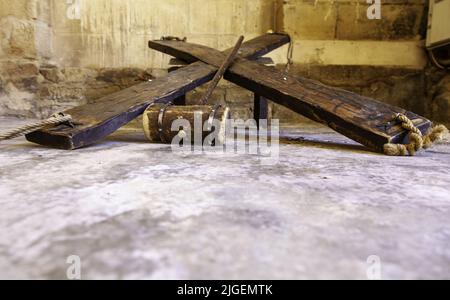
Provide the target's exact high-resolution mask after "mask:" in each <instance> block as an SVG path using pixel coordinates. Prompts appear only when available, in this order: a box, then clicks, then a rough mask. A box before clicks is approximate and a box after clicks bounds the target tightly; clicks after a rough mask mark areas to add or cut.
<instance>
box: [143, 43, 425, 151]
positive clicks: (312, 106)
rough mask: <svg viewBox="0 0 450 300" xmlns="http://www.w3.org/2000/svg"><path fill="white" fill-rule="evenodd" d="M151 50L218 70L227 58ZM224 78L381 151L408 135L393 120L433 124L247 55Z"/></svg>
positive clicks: (172, 47)
mask: <svg viewBox="0 0 450 300" xmlns="http://www.w3.org/2000/svg"><path fill="white" fill-rule="evenodd" d="M149 47H150V48H152V49H155V50H158V51H161V52H164V53H166V54H169V55H172V56H174V57H176V58H178V59H181V60H184V61H186V62H189V63H194V62H196V61H202V62H204V63H207V64H208V65H211V66H215V67H217V66H219V65H220V63H221V61H223V59H224V54H223V53H221V52H220V51H217V50H215V49H212V48H209V47H205V46H201V45H195V44H190V43H185V42H177V41H150V42H149ZM224 78H225V79H227V80H229V81H231V82H233V83H235V84H237V85H239V86H241V87H243V88H246V89H248V90H251V91H253V92H255V93H257V94H258V95H261V96H263V97H265V98H267V99H269V100H272V101H274V102H276V103H278V104H280V105H283V106H285V107H287V108H289V109H291V110H293V111H295V112H297V113H299V114H301V115H303V116H306V117H308V118H309V119H311V120H314V121H317V122H320V123H323V124H325V125H328V126H329V127H330V128H332V129H334V130H335V131H337V132H339V133H341V134H343V135H345V136H347V137H349V138H351V139H353V140H355V141H357V142H359V143H361V144H363V145H365V146H367V147H369V148H370V149H372V150H374V151H377V152H382V151H383V146H384V145H385V144H387V143H394V144H396V143H404V142H405V138H406V137H407V135H408V131H406V130H404V129H403V128H402V127H401V123H399V122H396V121H395V116H396V115H397V114H398V113H401V114H404V115H406V116H407V117H408V118H409V119H411V120H412V121H413V123H414V124H415V125H416V127H418V128H419V130H421V131H422V133H425V132H426V131H427V130H428V129H429V128H430V127H431V125H432V123H431V121H429V120H427V119H426V118H424V117H421V116H419V115H417V114H415V113H412V112H409V111H406V110H404V109H402V108H399V107H395V106H392V105H389V104H387V103H383V102H380V101H377V100H375V99H372V98H368V97H364V96H360V95H358V94H355V93H352V92H349V91H345V90H342V89H338V88H333V87H329V86H326V85H324V84H322V83H320V82H317V81H313V80H310V79H307V78H302V77H293V76H289V75H287V74H285V73H284V72H282V71H279V70H277V69H275V68H270V67H267V66H264V65H261V64H258V63H256V62H253V61H250V60H248V59H246V58H245V57H244V56H243V55H241V57H239V58H237V59H236V60H235V62H234V64H233V65H232V66H231V67H230V69H229V70H228V72H227V73H226V74H225V76H224Z"/></svg>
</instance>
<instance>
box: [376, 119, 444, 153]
mask: <svg viewBox="0 0 450 300" xmlns="http://www.w3.org/2000/svg"><path fill="white" fill-rule="evenodd" d="M396 120H397V121H400V122H402V128H403V129H405V130H407V131H409V140H410V142H409V144H406V145H404V144H386V145H384V153H385V154H386V155H389V156H414V155H416V153H417V152H418V151H420V150H422V149H428V148H430V147H431V146H433V144H434V143H437V142H439V141H441V140H442V139H443V138H444V136H445V135H447V134H448V129H447V128H446V127H445V126H444V125H438V126H436V127H433V128H431V129H430V130H429V131H428V133H427V134H426V135H425V136H422V132H420V130H419V129H418V128H417V127H416V126H415V125H414V123H413V122H412V121H411V120H410V119H409V118H408V117H407V116H405V115H403V114H398V115H397V116H396Z"/></svg>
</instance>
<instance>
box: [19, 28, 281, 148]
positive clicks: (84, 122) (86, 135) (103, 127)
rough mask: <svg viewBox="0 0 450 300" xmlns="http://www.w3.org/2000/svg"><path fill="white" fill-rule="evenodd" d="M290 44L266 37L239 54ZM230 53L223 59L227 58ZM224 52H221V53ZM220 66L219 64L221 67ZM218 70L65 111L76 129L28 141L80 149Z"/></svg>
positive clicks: (203, 69) (188, 70) (194, 68)
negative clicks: (150, 106)
mask: <svg viewBox="0 0 450 300" xmlns="http://www.w3.org/2000/svg"><path fill="white" fill-rule="evenodd" d="M288 42H289V37H288V36H286V35H263V36H261V37H258V38H255V39H253V40H250V41H248V42H246V43H244V44H243V45H242V47H241V49H240V55H241V56H243V57H246V58H249V59H255V58H257V57H259V56H261V55H265V54H267V53H268V52H270V51H272V50H273V49H276V48H277V47H279V46H281V45H284V44H286V43H288ZM228 51H231V50H227V51H225V52H224V54H223V55H224V56H226V55H227V53H228ZM219 53H221V52H219ZM219 66H220V64H219ZM217 70H218V67H216V66H211V65H208V64H205V63H202V62H197V63H194V64H192V65H189V66H187V67H184V68H182V69H180V70H178V71H175V72H173V73H170V74H168V75H167V76H166V77H162V78H157V79H155V80H153V81H151V82H144V83H140V84H138V85H135V86H133V87H130V88H127V89H124V90H122V91H119V92H117V93H114V94H112V95H108V96H105V97H103V98H101V99H99V100H97V101H96V102H95V103H90V104H86V105H82V106H78V107H75V108H72V109H69V110H67V111H65V112H64V113H66V114H70V115H71V116H72V119H73V124H74V127H73V128H72V127H69V126H67V125H60V126H57V127H53V128H51V129H47V130H41V131H36V132H33V133H31V134H28V135H27V136H26V138H27V140H28V141H31V142H34V143H37V144H41V145H46V146H50V147H54V148H60V149H67V150H72V149H77V148H80V147H84V146H88V145H90V144H93V143H95V142H98V141H100V140H102V139H103V138H105V137H106V136H108V135H109V134H111V133H113V132H114V131H116V130H117V129H118V128H120V127H122V126H124V125H126V124H127V123H128V122H130V121H131V120H133V119H134V118H136V117H138V116H139V115H141V114H142V113H143V112H144V111H145V109H146V108H147V107H148V106H149V105H150V104H152V103H167V102H169V101H172V100H174V99H176V98H178V97H180V96H181V95H184V94H186V93H187V92H188V91H191V90H193V89H195V88H196V87H198V86H200V85H202V84H204V83H206V82H208V81H210V80H211V79H212V78H213V77H214V74H215V73H216V72H217Z"/></svg>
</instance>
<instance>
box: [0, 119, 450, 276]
mask: <svg viewBox="0 0 450 300" xmlns="http://www.w3.org/2000/svg"><path fill="white" fill-rule="evenodd" d="M21 123H23V121H19V120H16V119H6V118H0V128H1V129H2V130H3V129H5V128H10V127H14V126H17V125H18V124H21ZM282 136H283V140H282V143H281V145H280V157H279V162H278V163H277V164H275V165H270V164H269V165H266V164H264V163H263V162H262V161H261V160H260V158H259V157H257V156H254V155H246V154H239V155H238V154H230V153H227V154H217V155H190V156H187V157H182V156H179V155H175V154H173V153H172V152H171V149H170V146H167V145H157V144H149V143H146V142H145V140H144V138H143V135H142V134H141V133H140V132H131V131H122V132H119V133H117V134H115V135H114V136H112V137H110V138H108V139H107V140H106V141H104V142H102V143H98V144H96V145H94V146H92V147H89V148H85V149H81V150H77V151H60V150H54V149H48V148H45V147H41V146H37V145H33V144H30V143H28V142H26V141H25V140H24V139H17V140H14V141H8V142H4V143H1V144H0V164H1V168H0V195H1V196H0V207H1V210H0V278H2V279H14V278H18V279H33V278H38V279H42V278H44V279H47V278H48V279H65V278H66V271H67V268H68V267H69V266H70V265H69V264H67V262H66V259H67V257H68V256H70V255H77V256H79V257H80V259H81V274H82V278H83V279H137V278H139V279H141V278H143V279H366V278H367V271H368V270H370V267H371V266H373V265H371V263H368V261H367V259H368V257H369V256H372V255H376V256H378V257H379V258H380V262H381V277H382V278H383V279H417V278H418V279H433V278H439V279H450V247H449V246H450V224H449V216H450V187H449V182H450V173H449V165H450V164H449V163H450V143H449V142H448V141H446V142H445V143H444V144H442V145H437V146H436V147H435V148H433V149H432V150H431V151H428V152H426V153H421V154H420V155H419V156H417V157H406V158H393V157H386V156H382V155H379V154H375V153H371V152H368V151H366V150H365V149H364V148H363V147H362V146H359V145H357V144H355V143H353V142H352V141H350V140H348V139H346V138H344V137H342V136H340V135H338V134H336V133H333V132H332V131H330V130H329V129H327V128H323V127H319V126H315V125H305V126H302V127H296V128H285V129H284V130H283V132H282Z"/></svg>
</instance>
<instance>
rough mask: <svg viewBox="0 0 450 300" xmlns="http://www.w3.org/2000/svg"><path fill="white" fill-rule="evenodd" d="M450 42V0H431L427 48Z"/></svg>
mask: <svg viewBox="0 0 450 300" xmlns="http://www.w3.org/2000/svg"><path fill="white" fill-rule="evenodd" d="M449 44H450V0H430V12H429V18H428V34H427V48H429V49H433V48H436V47H441V46H445V45H449Z"/></svg>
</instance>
